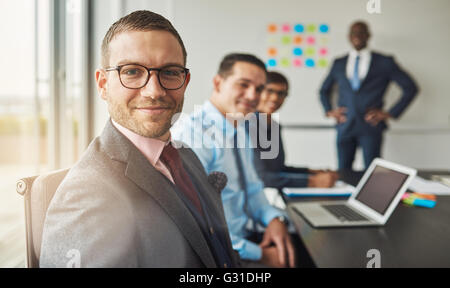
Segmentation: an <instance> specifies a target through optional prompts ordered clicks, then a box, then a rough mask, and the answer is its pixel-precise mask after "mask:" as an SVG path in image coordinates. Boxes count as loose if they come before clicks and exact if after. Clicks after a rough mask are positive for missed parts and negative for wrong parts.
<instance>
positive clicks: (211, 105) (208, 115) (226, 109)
mask: <svg viewBox="0 0 450 288" xmlns="http://www.w3.org/2000/svg"><path fill="white" fill-rule="evenodd" d="M265 83H266V68H265V65H264V63H263V62H262V61H261V60H260V59H258V58H256V57H255V56H253V55H248V54H230V55H227V56H225V58H224V59H223V60H222V62H221V64H220V67H219V71H218V74H217V75H216V76H215V77H214V79H213V85H214V89H213V92H212V96H211V97H210V98H209V100H207V101H206V102H205V103H204V104H203V105H202V106H201V108H200V109H195V111H194V113H193V114H191V115H190V116H189V117H187V119H183V118H181V119H179V120H178V122H177V124H175V126H174V128H173V129H172V137H173V138H174V139H177V140H180V141H183V142H184V143H186V144H187V145H189V146H190V147H191V148H192V150H193V151H194V152H195V153H196V154H197V156H198V158H199V159H200V161H201V162H202V164H203V166H204V167H205V170H206V172H207V173H211V172H212V171H221V172H224V173H225V174H226V175H227V176H228V183H227V185H226V187H225V188H224V189H223V191H222V194H221V197H222V203H223V207H224V212H225V218H226V221H227V224H228V228H229V232H230V236H231V242H232V245H233V249H235V250H237V251H238V252H239V255H240V257H241V259H243V260H247V261H246V263H248V264H256V265H259V264H262V265H264V266H269V267H293V266H294V265H295V251H294V248H293V245H292V240H291V238H290V235H289V233H288V230H287V227H286V222H285V219H286V215H285V214H284V213H283V212H282V211H280V210H278V209H276V208H274V207H273V206H271V205H270V204H269V203H268V201H267V199H266V197H265V195H264V192H263V188H264V184H263V182H262V181H261V180H260V179H259V177H258V175H257V173H256V171H255V167H254V163H253V157H254V155H253V147H251V145H250V142H251V140H249V138H250V137H249V136H248V133H247V130H246V128H245V123H244V122H245V121H243V119H244V117H245V118H246V116H247V115H248V116H253V117H254V116H255V114H254V112H255V111H256V108H257V106H258V103H259V100H260V96H261V92H262V91H263V89H264V85H265ZM241 120H242V121H241ZM238 147H239V148H238ZM251 220H253V221H254V222H253V223H255V222H257V223H260V224H262V225H263V226H264V227H266V229H265V232H264V235H263V237H262V241H261V242H260V243H259V244H257V243H255V242H252V241H250V240H248V239H250V238H251V236H252V232H251V231H249V230H248V229H247V227H248V226H250V225H248V224H249V222H251ZM250 266H251V265H250Z"/></svg>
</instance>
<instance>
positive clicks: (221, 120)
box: [203, 100, 245, 138]
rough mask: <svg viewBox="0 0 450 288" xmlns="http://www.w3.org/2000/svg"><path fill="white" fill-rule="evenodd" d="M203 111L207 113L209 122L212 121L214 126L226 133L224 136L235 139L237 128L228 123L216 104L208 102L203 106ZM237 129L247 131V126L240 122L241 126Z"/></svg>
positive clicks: (206, 117) (206, 116)
mask: <svg viewBox="0 0 450 288" xmlns="http://www.w3.org/2000/svg"><path fill="white" fill-rule="evenodd" d="M203 111H204V112H205V115H203V116H204V117H205V119H206V120H207V122H210V121H211V120H213V121H214V124H215V125H216V127H217V128H218V129H220V130H221V131H222V133H224V135H225V136H226V137H227V138H232V137H234V134H235V133H236V132H237V130H236V128H234V126H233V125H232V124H231V123H230V121H228V120H227V119H226V118H225V116H223V115H222V113H220V111H219V110H218V109H217V107H216V106H214V104H212V103H211V101H209V100H207V101H206V102H205V104H204V106H203ZM237 129H245V125H244V123H243V121H242V122H240V125H239V126H238V127H237Z"/></svg>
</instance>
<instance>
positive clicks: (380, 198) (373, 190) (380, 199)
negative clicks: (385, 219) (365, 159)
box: [356, 165, 408, 215]
mask: <svg viewBox="0 0 450 288" xmlns="http://www.w3.org/2000/svg"><path fill="white" fill-rule="evenodd" d="M406 179H408V174H403V173H401V172H398V171H395V170H391V169H388V168H385V167H381V166H378V165H377V166H375V169H374V170H373V171H372V174H371V175H370V176H369V178H368V179H367V181H366V183H365V184H364V186H363V187H362V188H361V191H360V192H359V193H358V195H357V196H356V200H358V201H359V202H362V203H363V204H364V205H366V206H368V207H370V208H372V209H373V210H375V211H377V212H378V213H380V214H382V215H384V213H385V212H386V210H387V209H388V208H389V204H391V202H392V201H393V200H394V198H395V196H396V195H397V192H398V191H399V190H400V188H401V187H402V185H403V183H405V181H406Z"/></svg>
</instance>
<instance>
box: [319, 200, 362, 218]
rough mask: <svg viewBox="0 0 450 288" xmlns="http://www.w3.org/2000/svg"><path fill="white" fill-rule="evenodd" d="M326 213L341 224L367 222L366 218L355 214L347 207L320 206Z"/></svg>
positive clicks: (334, 205)
mask: <svg viewBox="0 0 450 288" xmlns="http://www.w3.org/2000/svg"><path fill="white" fill-rule="evenodd" d="M322 207H323V208H325V209H326V210H327V211H328V212H330V213H331V214H333V215H334V216H335V217H336V218H338V219H339V220H341V221H342V222H358V221H368V219H367V218H365V217H363V216H362V215H360V214H359V213H356V212H355V211H353V210H352V209H351V208H349V207H348V206H347V205H336V204H332V205H322Z"/></svg>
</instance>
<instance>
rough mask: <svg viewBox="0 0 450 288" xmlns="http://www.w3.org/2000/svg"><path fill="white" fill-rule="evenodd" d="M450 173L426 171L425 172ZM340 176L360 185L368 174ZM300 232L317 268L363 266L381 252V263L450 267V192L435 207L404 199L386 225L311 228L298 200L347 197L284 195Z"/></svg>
mask: <svg viewBox="0 0 450 288" xmlns="http://www.w3.org/2000/svg"><path fill="white" fill-rule="evenodd" d="M435 173H439V174H448V175H450V171H421V172H419V175H420V176H422V177H424V178H428V177H429V175H432V174H435ZM339 174H340V179H342V180H344V181H345V182H347V183H349V184H352V185H354V186H356V184H357V182H358V181H359V179H360V178H361V176H362V174H363V173H362V172H352V171H347V172H340V173H339ZM284 199H285V201H286V204H287V210H288V213H289V216H290V219H291V220H292V222H293V224H294V226H295V228H296V230H297V232H298V234H299V235H300V237H301V239H302V240H303V242H304V244H305V246H306V249H307V250H308V252H309V254H310V255H311V258H312V259H313V261H314V263H315V265H316V266H317V267H361V268H365V267H366V266H367V263H368V262H369V261H370V260H371V259H372V258H371V257H372V256H371V255H368V254H367V253H368V251H369V250H371V249H377V250H378V251H379V252H380V258H381V267H450V196H437V201H436V206H435V207H434V208H431V209H429V208H421V207H410V206H407V205H405V204H403V203H401V202H400V203H399V205H398V206H397V208H396V209H395V211H394V212H393V213H392V215H391V217H390V218H389V220H388V221H387V223H386V225H385V226H383V227H357V228H320V229H316V228H313V227H312V226H310V225H309V224H308V223H307V222H306V221H305V220H304V219H303V218H302V217H301V216H299V215H298V214H297V212H296V211H295V210H293V209H292V206H291V204H292V203H294V202H297V201H312V200H327V201H328V200H330V199H332V200H342V199H345V198H343V197H334V198H317V197H316V198H310V199H299V198H289V197H284Z"/></svg>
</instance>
